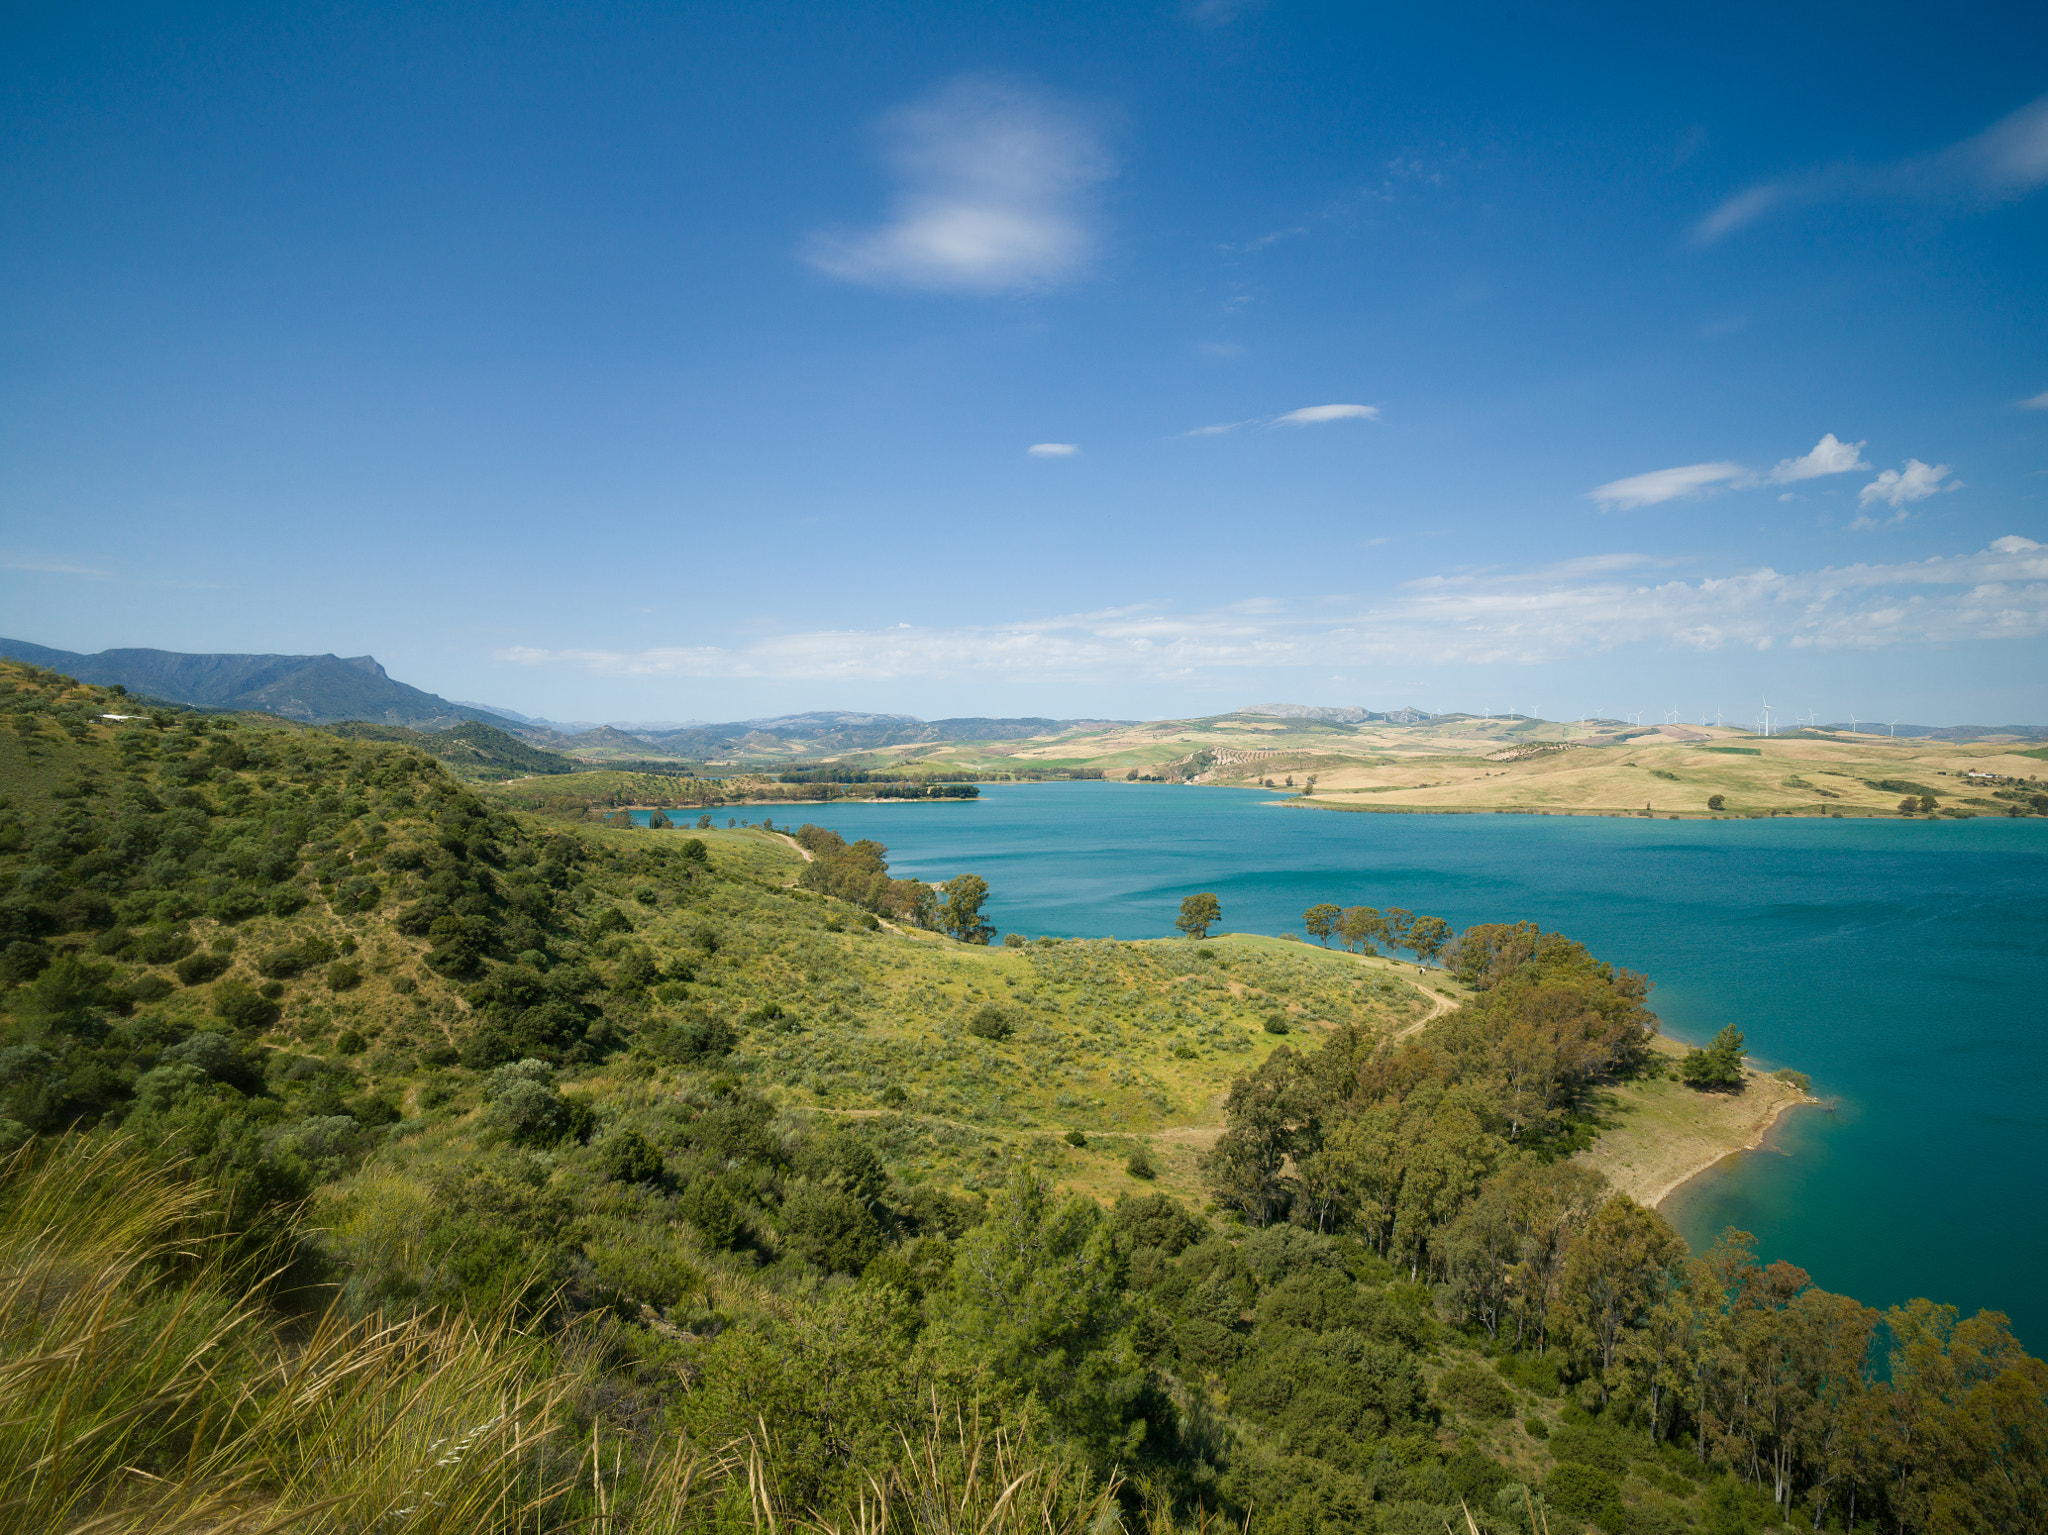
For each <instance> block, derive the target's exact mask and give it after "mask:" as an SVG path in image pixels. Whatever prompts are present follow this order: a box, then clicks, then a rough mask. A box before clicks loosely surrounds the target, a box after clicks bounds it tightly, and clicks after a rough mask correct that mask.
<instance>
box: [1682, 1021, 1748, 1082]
mask: <svg viewBox="0 0 2048 1535" xmlns="http://www.w3.org/2000/svg"><path fill="white" fill-rule="evenodd" d="M1748 1053H1749V1047H1748V1045H1747V1044H1745V1043H1744V1042H1743V1038H1742V1030H1740V1029H1738V1028H1736V1027H1735V1025H1734V1024H1732V1023H1731V1024H1729V1025H1728V1027H1727V1028H1725V1029H1723V1030H1722V1031H1721V1032H1720V1033H1718V1034H1716V1035H1715V1036H1714V1042H1713V1043H1712V1044H1711V1045H1708V1046H1707V1048H1706V1049H1704V1050H1692V1051H1689V1052H1687V1054H1686V1057H1685V1059H1684V1060H1683V1061H1681V1062H1680V1063H1679V1066H1678V1075H1679V1076H1680V1078H1682V1079H1683V1080H1684V1082H1685V1084H1686V1085H1687V1086H1688V1087H1697V1088H1700V1089H1702V1090H1705V1089H1707V1088H1710V1087H1740V1086H1741V1085H1742V1058H1743V1057H1744V1056H1745V1055H1747V1054H1748Z"/></svg>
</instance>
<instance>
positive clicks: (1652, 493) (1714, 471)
mask: <svg viewBox="0 0 2048 1535" xmlns="http://www.w3.org/2000/svg"><path fill="white" fill-rule="evenodd" d="M1748 474H1749V471H1748V470H1747V469H1745V468H1743V467H1742V465H1740V464H1729V463H1720V464H1680V465H1679V466H1678V467H1677V468H1675V469H1652V470H1651V471H1650V472H1649V473H1648V474H1632V475H1630V476H1629V477H1628V478H1627V479H1625V480H1609V481H1608V482H1607V483H1606V484H1605V485H1596V486H1595V487H1594V488H1593V490H1592V492H1591V494H1592V497H1593V499H1594V500H1595V501H1597V502H1599V503H1600V505H1601V508H1602V509H1603V510H1606V511H1610V512H1628V511H1633V510H1635V509H1636V508H1637V507H1639V506H1656V505H1657V504H1658V503H1660V502H1664V501H1676V500H1678V499H1679V498H1680V497H1682V496H1697V495H1700V494H1702V493H1703V492H1705V491H1708V490H1711V489H1714V488H1717V487H1725V486H1727V485H1729V484H1731V483H1733V482H1734V481H1737V480H1740V479H1743V478H1744V477H1746V476H1747V475H1748Z"/></svg>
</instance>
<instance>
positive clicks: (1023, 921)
mask: <svg viewBox="0 0 2048 1535" xmlns="http://www.w3.org/2000/svg"><path fill="white" fill-rule="evenodd" d="M764 813H772V812H764V811H763V810H761V809H758V808H754V809H748V810H744V811H729V812H726V814H737V815H739V816H741V817H743V818H745V819H752V820H758V819H760V817H761V816H762V815H763V814H764ZM724 819H725V815H721V816H720V817H719V820H720V821H721V822H723V821H724ZM776 819H777V821H778V824H780V823H781V822H782V821H783V819H784V817H783V816H779V815H778V816H777V818H776ZM788 819H789V821H790V822H791V824H794V823H796V822H801V821H805V820H812V821H817V822H819V823H820V824H821V825H828V826H831V827H832V828H833V829H835V830H837V831H839V832H840V833H841V834H842V835H844V836H845V837H847V838H848V840H852V839H854V838H857V837H873V838H874V839H876V840H877V841H879V842H882V843H884V844H886V845H887V847H888V849H889V860H890V867H891V871H892V872H893V873H895V874H897V875H899V876H904V877H916V878H921V879H927V880H942V879H946V878H950V877H951V876H952V875H954V874H959V873H967V872H972V873H976V874H979V875H981V876H982V877H983V878H985V879H986V880H987V881H988V882H989V885H990V887H991V890H992V891H993V896H992V899H991V901H990V903H989V918H990V920H991V921H993V922H994V923H995V924H996V926H997V927H998V929H1000V930H1001V931H1005V932H1008V931H1019V932H1023V933H1027V934H1029V935H1032V936H1034V937H1035V936H1037V935H1039V934H1041V933H1050V934H1055V935H1058V936H1061V937H1103V936H1115V937H1118V938H1155V937H1169V936H1171V935H1172V932H1173V917H1174V914H1175V912H1176V911H1177V910H1178V908H1179V905H1180V900H1181V897H1183V896H1185V895H1188V894H1190V893H1191V892H1194V891H1197V890H1213V891H1215V892H1216V894H1217V896H1218V898H1219V899H1220V900H1221V902H1222V905H1223V930H1225V931H1244V932H1261V933H1280V932H1287V931H1289V930H1293V931H1297V932H1298V931H1299V930H1300V920H1301V913H1302V911H1303V910H1305V909H1306V908H1307V907H1309V906H1311V905H1313V904H1315V903H1316V902H1318V901H1336V902H1339V903H1341V904H1347V905H1348V904H1352V903H1356V902H1363V903H1366V904H1369V905H1373V906H1380V907H1385V906H1404V907H1407V908H1409V909H1410V910H1413V911H1417V912H1429V913H1433V914H1435V915H1437V916H1440V917H1443V918H1444V919H1445V920H1446V921H1448V922H1449V923H1451V925H1452V926H1453V927H1459V928H1462V927H1465V926H1467V925H1469V924H1471V923H1474V922H1512V921H1521V920H1525V919H1526V920H1529V921H1534V922H1537V923H1540V924H1541V925H1542V926H1543V927H1545V928H1547V929H1553V930H1557V931H1561V932H1564V933H1567V934H1569V935H1570V936H1572V937H1574V938H1577V939H1579V940H1581V941H1582V942H1584V943H1585V944H1586V945H1588V947H1590V948H1591V949H1592V950H1593V951H1594V952H1595V953H1596V954H1598V955H1599V956H1600V957H1602V958H1604V959H1609V960H1613V961H1614V962H1616V963H1618V964H1622V965H1626V966H1628V967H1629V968H1630V969H1633V970H1640V971H1642V972H1644V973H1645V974H1647V975H1648V976H1649V977H1650V978H1651V979H1652V980H1653V981H1655V982H1656V990H1655V991H1654V992H1653V993H1652V994H1651V998H1650V1002H1651V1006H1652V1007H1654V1008H1655V1009H1656V1011H1657V1013H1658V1014H1659V1016H1660V1017H1661V1018H1662V1019H1663V1021H1664V1026H1665V1029H1666V1031H1667V1032H1668V1033H1670V1034H1672V1035H1674V1036H1676V1037H1678V1038H1680V1039H1683V1040H1688V1041H1699V1040H1704V1039H1706V1038H1708V1037H1710V1036H1711V1035H1712V1034H1713V1033H1714V1032H1715V1031H1716V1030H1717V1029H1719V1028H1720V1027H1721V1026H1722V1025H1723V1024H1725V1023H1734V1024H1736V1025H1737V1026H1739V1027H1740V1028H1741V1029H1742V1030H1743V1031H1744V1033H1745V1034H1747V1035H1748V1038H1749V1045H1750V1051H1751V1058H1752V1059H1753V1060H1755V1061H1756V1062H1758V1063H1759V1064H1761V1065H1765V1066H1780V1065H1789V1066H1796V1067H1798V1068H1799V1069H1800V1070H1802V1071H1805V1072H1807V1073H1809V1074H1810V1075H1811V1076H1812V1077H1813V1082H1814V1091H1815V1092H1816V1093H1817V1094H1819V1095H1820V1096H1821V1097H1823V1098H1833V1099H1836V1100H1838V1103H1839V1106H1838V1108H1837V1109H1836V1111H1835V1112H1833V1113H1825V1112H1822V1111H1820V1110H1816V1109H1800V1110H1796V1111H1794V1112H1793V1113H1792V1114H1791V1115H1789V1116H1787V1118H1786V1119H1784V1120H1782V1121H1781V1122H1780V1124H1779V1127H1778V1129H1777V1131H1776V1132H1775V1133H1774V1135H1773V1137H1772V1140H1771V1142H1770V1144H1769V1145H1767V1146H1766V1147H1765V1148H1764V1149H1763V1150H1760V1151H1758V1152H1754V1153H1751V1154H1748V1155H1744V1156H1740V1157H1736V1158H1732V1159H1730V1160H1729V1161H1727V1162H1724V1163H1722V1164H1721V1166H1720V1167H1718V1168H1716V1169H1715V1170H1714V1171H1712V1172H1710V1173H1708V1174H1707V1175H1706V1176H1705V1177H1703V1178H1700V1179H1697V1180H1695V1181H1694V1182H1693V1183H1692V1184H1690V1185H1688V1186H1687V1187H1686V1189H1684V1190H1683V1191H1681V1193H1680V1194H1678V1195H1677V1196H1675V1197H1674V1198H1673V1199H1672V1200H1671V1201H1669V1202H1667V1203H1666V1205H1665V1207H1664V1210H1665V1213H1666V1214H1667V1215H1668V1216H1670V1217H1671V1218H1672V1220H1673V1221H1674V1223H1675V1224H1676V1225H1677V1226H1678V1228H1679V1229H1680V1230H1681V1231H1682V1232H1683V1233H1684V1234H1685V1237H1686V1239H1687V1240H1688V1241H1689V1242H1691V1243H1693V1244H1694V1245H1695V1247H1699V1246H1703V1245H1705V1244H1706V1243H1707V1242H1709V1241H1711V1240H1712V1238H1713V1237H1714V1235H1715V1234H1716V1233H1718V1232H1719V1231H1720V1230H1721V1229H1722V1228H1723V1227H1725V1226H1729V1225H1735V1226H1740V1227H1741V1228H1743V1229H1744V1230H1747V1231H1751V1232H1754V1233H1755V1234H1756V1235H1757V1237H1758V1238H1759V1242H1760V1246H1761V1249H1762V1251H1763V1253H1764V1255H1765V1257H1766V1258H1767V1259H1769V1258H1784V1259H1787V1260H1789V1261H1791V1262H1794V1263H1797V1264H1799V1265H1800V1266H1801V1267H1803V1268H1805V1269H1807V1270H1808V1271H1809V1272H1810V1273H1812V1275H1813V1277H1814V1281H1815V1282H1816V1283H1817V1284H1820V1285H1822V1286H1824V1287H1826V1288H1827V1289H1830V1290H1837V1291H1842V1292H1844V1293H1847V1294H1850V1295H1854V1296H1856V1297H1857V1298H1858V1299H1860V1300H1863V1301H1865V1302H1868V1303H1870V1304H1873V1305H1879V1306H1884V1305H1891V1304H1894V1303H1896V1302H1898V1301H1901V1300H1904V1299H1907V1298H1908V1297H1911V1296H1915V1295H1925V1296H1929V1297H1931V1298H1933V1299H1935V1300H1938V1301H1945V1302H1948V1303H1951V1304H1954V1305H1957V1306H1960V1307H1961V1308H1962V1309H1963V1310H1964V1312H1965V1313H1968V1312H1971V1311H1974V1310H1976V1309H1978V1308H1979V1307H1988V1308H1991V1309H1994V1310H1999V1311H2004V1312H2006V1313H2007V1314H2008V1315H2010V1316H2011V1317H2012V1319H2013V1323H2014V1325H2015V1327H2016V1328H2017V1329H2018V1331H2019V1333H2020V1336H2021V1337H2022V1338H2023V1339H2024V1340H2026V1342H2027V1343H2028V1346H2029V1347H2030V1349H2032V1350H2033V1351H2034V1352H2037V1353H2038V1352H2041V1351H2042V1350H2044V1349H2048V1278H2044V1275H2048V1198H2044V1196H2043V1189H2042V1179H2043V1177H2044V1175H2048V1098H2044V1094H2048V820H2038V819H2029V820H2011V819H2006V818H2003V817H2000V818H1996V819H1993V818H1989V817H1985V818H1979V819H1976V820H1971V821H1866V820H1849V819H1843V820H1839V821H1836V820H1818V819H1816V820H1794V819H1790V818H1780V819H1778V820H1766V821H1748V820H1741V821H1705V822H1702V821H1656V820H1639V819H1606V818H1590V817H1565V816H1505V815H1502V816H1492V815H1483V816H1469V815H1466V816H1406V815H1359V814H1345V813H1341V812H1332V811H1318V810H1305V809H1294V808H1291V807H1288V806H1285V805H1275V804H1273V803H1271V802H1270V794H1269V793H1267V792H1266V791H1260V790H1234V789H1195V788H1180V787H1175V786H1170V785H1156V786H1155V785H1143V784H1133V785H1108V784H1085V783H1074V784H1042V785H1040V784H1019V785H991V786H986V787H984V788H983V791H982V797H981V799H980V800H979V801H974V802H966V803H956V804H897V805H873V804H870V805H831V806H826V805H817V806H805V807H791V808H790V811H789V812H788Z"/></svg>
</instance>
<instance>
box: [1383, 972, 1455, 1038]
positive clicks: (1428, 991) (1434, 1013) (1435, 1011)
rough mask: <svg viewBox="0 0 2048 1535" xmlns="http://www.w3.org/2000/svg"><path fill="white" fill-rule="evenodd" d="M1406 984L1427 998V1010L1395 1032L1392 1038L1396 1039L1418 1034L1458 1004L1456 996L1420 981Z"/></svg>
mask: <svg viewBox="0 0 2048 1535" xmlns="http://www.w3.org/2000/svg"><path fill="white" fill-rule="evenodd" d="M1408 984H1409V985H1411V986H1413V987H1414V988H1415V989H1416V990H1417V991H1419V992H1421V993H1422V994H1423V995H1424V996H1425V997H1427V998H1429V1011H1428V1012H1426V1013H1424V1014H1423V1015H1422V1016H1421V1017H1420V1018H1418V1019H1416V1020H1415V1021H1414V1022H1413V1023H1411V1024H1409V1025H1408V1027H1407V1028H1405V1029H1401V1030H1399V1031H1398V1032H1397V1033H1395V1035H1394V1038H1395V1040H1397V1041H1399V1040H1403V1039H1407V1038H1408V1037H1410V1036H1411V1035H1415V1034H1420V1033H1421V1032H1422V1031H1423V1030H1424V1029H1425V1028H1427V1027H1428V1026H1429V1025H1430V1023H1431V1022H1433V1021H1434V1020H1436V1019H1438V1018H1441V1017H1443V1015H1444V1014H1445V1013H1448V1012H1451V1011H1453V1010H1455V1009H1456V1008H1457V1006H1458V999H1457V998H1456V997H1448V996H1445V995H1444V994H1443V993H1442V992H1440V991H1436V990H1433V989H1432V988H1430V987H1428V986H1425V985H1423V984H1422V983H1421V982H1420V981H1410V982H1409V983H1408Z"/></svg>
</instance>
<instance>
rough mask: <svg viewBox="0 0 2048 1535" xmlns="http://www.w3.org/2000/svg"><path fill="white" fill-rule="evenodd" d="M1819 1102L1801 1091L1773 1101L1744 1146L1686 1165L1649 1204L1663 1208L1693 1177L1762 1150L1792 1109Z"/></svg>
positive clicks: (1654, 1195)
mask: <svg viewBox="0 0 2048 1535" xmlns="http://www.w3.org/2000/svg"><path fill="white" fill-rule="evenodd" d="M1819 1103H1820V1099H1818V1098H1815V1097H1813V1096H1812V1095H1811V1094H1808V1093H1800V1094H1799V1095H1798V1096H1796V1097H1790V1098H1785V1099H1783V1100H1781V1101H1779V1102H1777V1103H1774V1104H1772V1105H1771V1107H1770V1109H1769V1110H1768V1111H1767V1112H1766V1114H1765V1116H1764V1118H1763V1119H1762V1121H1761V1122H1760V1123H1759V1124H1758V1125H1757V1127H1756V1130H1755V1132H1754V1133H1753V1134H1752V1135H1751V1136H1750V1138H1749V1139H1748V1140H1747V1141H1745V1142H1743V1143H1742V1144H1741V1145H1740V1146H1736V1147H1733V1148H1731V1149H1728V1150H1724V1151H1720V1152H1716V1153H1714V1154H1712V1155H1709V1156H1706V1157H1704V1158H1703V1159H1701V1160H1700V1161H1699V1162H1698V1163H1697V1164H1695V1165H1692V1166H1689V1167H1685V1168H1682V1169H1681V1170H1680V1171H1679V1172H1678V1174H1677V1176H1675V1177H1673V1178H1672V1179H1671V1180H1670V1181H1669V1182H1668V1183H1666V1184H1665V1185H1664V1187H1662V1188H1661V1189H1658V1190H1657V1191H1656V1192H1655V1193H1654V1194H1652V1195H1651V1196H1650V1199H1649V1201H1648V1203H1649V1204H1650V1206H1651V1208H1653V1209H1659V1208H1662V1206H1663V1204H1664V1201H1665V1200H1667V1199H1669V1198H1670V1197H1671V1196H1672V1195H1673V1194H1676V1193H1677V1192H1678V1191H1679V1190H1680V1189H1682V1188H1684V1187H1685V1186H1686V1185H1687V1184H1688V1183H1690V1182H1692V1180H1693V1179H1695V1178H1697V1177H1699V1176H1700V1174H1702V1173H1705V1172H1710V1171H1712V1170H1713V1169H1714V1168H1716V1167H1718V1166H1720V1165H1721V1163H1723V1162H1725V1161H1726V1160H1727V1159H1728V1158H1730V1157H1733V1156H1740V1155H1741V1154H1742V1153H1743V1152H1745V1151H1756V1150H1759V1149H1760V1148H1761V1147H1762V1146H1763V1143H1764V1142H1765V1141H1766V1140H1768V1139H1769V1138H1770V1134H1771V1131H1772V1130H1773V1129H1775V1128H1776V1127H1777V1123H1778V1121H1779V1120H1780V1119H1782V1118H1784V1117H1785V1115H1786V1114H1787V1113H1788V1112H1790V1111H1791V1110H1793V1109H1798V1108H1810V1107H1815V1106H1817V1105H1818V1104H1819Z"/></svg>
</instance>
